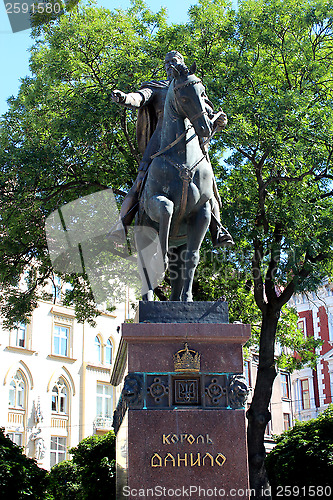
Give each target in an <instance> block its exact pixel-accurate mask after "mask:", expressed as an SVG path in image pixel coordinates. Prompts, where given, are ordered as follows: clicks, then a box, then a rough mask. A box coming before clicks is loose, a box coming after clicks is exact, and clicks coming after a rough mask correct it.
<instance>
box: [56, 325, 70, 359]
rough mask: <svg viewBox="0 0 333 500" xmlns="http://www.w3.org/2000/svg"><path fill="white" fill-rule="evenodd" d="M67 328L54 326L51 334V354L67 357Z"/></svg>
mask: <svg viewBox="0 0 333 500" xmlns="http://www.w3.org/2000/svg"><path fill="white" fill-rule="evenodd" d="M68 345H69V328H68V327H67V326H61V325H54V332H53V354H57V355H59V356H68Z"/></svg>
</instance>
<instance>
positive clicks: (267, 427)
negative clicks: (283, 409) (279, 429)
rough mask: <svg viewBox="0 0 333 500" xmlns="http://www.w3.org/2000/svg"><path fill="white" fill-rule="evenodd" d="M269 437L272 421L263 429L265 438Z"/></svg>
mask: <svg viewBox="0 0 333 500" xmlns="http://www.w3.org/2000/svg"><path fill="white" fill-rule="evenodd" d="M271 435H272V421H271V420H270V421H269V422H268V424H267V425H266V428H265V436H271Z"/></svg>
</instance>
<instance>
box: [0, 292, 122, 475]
mask: <svg viewBox="0 0 333 500" xmlns="http://www.w3.org/2000/svg"><path fill="white" fill-rule="evenodd" d="M129 312H130V309H129V307H128V304H122V305H120V306H119V307H118V308H117V309H116V311H115V312H113V313H102V315H101V316H99V317H97V318H96V327H92V326H90V325H89V324H88V323H85V324H80V323H78V322H77V321H76V319H75V316H74V312H73V309H71V308H68V307H64V306H62V305H54V304H52V303H50V302H46V301H40V302H39V303H38V307H37V308H36V309H35V310H34V312H33V314H32V318H31V323H30V324H29V325H28V326H27V331H26V340H25V346H24V347H22V346H17V345H16V344H17V338H16V331H14V330H13V331H11V332H9V331H7V330H5V329H4V328H3V327H2V326H1V324H0V398H1V401H2V402H3V403H2V404H1V405H0V426H1V427H4V428H5V431H6V433H10V434H11V437H12V438H14V437H13V436H14V435H15V436H16V438H15V439H22V443H21V444H22V446H23V447H24V449H25V452H26V454H27V455H28V456H30V457H34V456H35V457H36V458H37V459H38V463H39V465H40V466H41V467H44V468H49V467H50V465H51V464H50V456H51V449H50V448H51V437H52V436H54V437H56V438H57V439H56V441H57V446H58V447H59V449H60V447H61V443H62V441H61V438H66V448H67V449H68V448H70V447H74V446H76V445H77V444H78V443H79V441H81V440H82V439H83V438H84V437H87V436H89V435H92V434H94V433H105V432H107V431H108V430H110V429H111V423H112V420H111V418H108V419H97V420H96V416H97V415H96V410H97V405H96V398H97V394H96V391H97V383H100V384H103V385H105V386H108V387H109V386H110V384H109V383H110V375H111V367H112V365H110V364H107V362H106V361H107V360H106V357H105V346H106V343H107V340H108V339H109V338H111V339H112V342H113V359H112V361H113V360H114V356H115V353H116V351H117V347H118V344H119V339H120V328H119V327H120V326H121V323H123V322H124V320H125V319H126V318H127V317H128V314H129ZM55 325H58V326H63V327H65V328H69V330H70V332H69V333H70V335H69V345H68V353H67V356H64V355H59V354H56V353H55V351H54V327H55ZM66 331H67V330H66ZM96 335H98V336H99V338H100V339H101V350H102V359H101V360H100V361H99V360H98V359H97V355H96V348H95V337H96ZM18 371H19V372H18ZM16 373H19V374H21V375H22V378H23V381H24V384H25V398H24V404H23V406H24V409H22V408H21V407H19V406H17V405H14V406H13V405H12V404H11V405H9V398H10V388H11V383H13V377H14V376H15V374H16ZM59 377H62V380H63V381H64V382H65V387H66V388H65V390H66V391H67V403H68V407H67V409H66V412H56V411H52V392H53V387H54V386H55V384H56V383H57V381H58V380H59ZM110 387H111V386H110ZM108 390H109V389H108ZM114 391H115V388H112V392H113V394H112V395H113V398H112V412H113V409H114V408H115V405H116V394H114ZM18 392H19V391H17V393H18ZM11 394H12V392H11ZM54 404H55V403H54ZM36 408H37V410H38V411H37V418H36V411H35V410H36ZM109 413H110V412H109ZM111 416H112V413H111ZM96 422H97V423H98V425H97V426H96ZM34 434H35V436H34ZM21 436H22V437H21ZM34 437H36V439H33V438H34ZM58 438H59V439H58ZM38 449H42V451H41V452H39V451H38ZM53 456H54V455H53ZM59 456H60V457H61V458H70V456H69V454H68V451H67V452H66V455H63V456H62V455H61V454H60V455H59ZM58 458H59V457H58Z"/></svg>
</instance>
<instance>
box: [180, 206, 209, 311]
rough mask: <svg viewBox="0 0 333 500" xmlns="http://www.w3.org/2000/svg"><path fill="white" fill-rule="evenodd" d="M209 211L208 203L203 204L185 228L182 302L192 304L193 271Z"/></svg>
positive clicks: (197, 259) (205, 230)
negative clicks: (185, 242) (185, 248)
mask: <svg viewBox="0 0 333 500" xmlns="http://www.w3.org/2000/svg"><path fill="white" fill-rule="evenodd" d="M210 217H211V211H210V205H209V202H207V203H205V205H203V206H202V207H201V208H200V209H199V210H198V212H197V213H195V214H194V215H192V217H191V218H190V219H189V221H188V226H187V250H186V252H185V262H184V268H185V269H184V285H183V293H182V301H183V302H192V300H193V297H192V285H193V278H194V273H195V270H196V268H197V266H198V264H199V260H200V253H199V250H200V246H201V243H202V240H203V239H204V236H205V234H206V232H207V229H208V226H209V223H210Z"/></svg>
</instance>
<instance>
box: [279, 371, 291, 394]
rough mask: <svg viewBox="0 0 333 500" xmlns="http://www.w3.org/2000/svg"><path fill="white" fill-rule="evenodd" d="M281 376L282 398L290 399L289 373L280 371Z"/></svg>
mask: <svg viewBox="0 0 333 500" xmlns="http://www.w3.org/2000/svg"><path fill="white" fill-rule="evenodd" d="M280 377H281V388H282V398H283V399H290V390H289V375H288V373H280Z"/></svg>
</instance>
